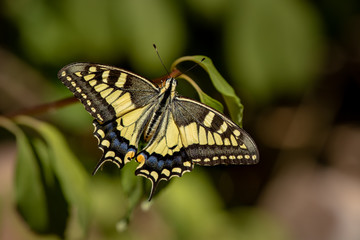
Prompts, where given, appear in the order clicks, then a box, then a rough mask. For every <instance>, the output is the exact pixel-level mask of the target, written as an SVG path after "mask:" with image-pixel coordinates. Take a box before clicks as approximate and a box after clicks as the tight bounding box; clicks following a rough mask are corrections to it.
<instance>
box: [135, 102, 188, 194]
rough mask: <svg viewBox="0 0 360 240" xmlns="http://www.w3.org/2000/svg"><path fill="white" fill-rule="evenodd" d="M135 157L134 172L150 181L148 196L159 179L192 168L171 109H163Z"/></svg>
mask: <svg viewBox="0 0 360 240" xmlns="http://www.w3.org/2000/svg"><path fill="white" fill-rule="evenodd" d="M136 159H137V161H138V162H140V165H139V167H138V168H137V169H136V172H135V174H136V175H141V176H144V177H146V178H148V179H150V180H151V182H152V191H151V194H150V198H151V196H152V194H153V192H154V190H155V188H156V186H157V184H158V183H159V182H160V181H161V180H166V181H167V180H169V179H170V178H172V177H174V176H177V177H181V176H182V175H183V174H184V173H185V172H190V171H191V170H192V169H193V164H192V162H191V160H190V159H189V157H188V156H187V154H186V151H185V148H184V145H183V143H182V139H181V136H180V132H179V129H178V127H177V126H176V123H175V121H174V119H173V115H172V113H171V111H169V110H168V109H167V110H166V111H165V113H164V115H163V116H162V119H161V121H160V123H159V126H158V128H157V130H156V132H155V133H154V136H153V138H152V139H151V141H150V142H149V143H148V144H147V146H146V147H145V148H144V149H143V150H142V151H141V152H140V153H139V154H138V155H137V158H136Z"/></svg>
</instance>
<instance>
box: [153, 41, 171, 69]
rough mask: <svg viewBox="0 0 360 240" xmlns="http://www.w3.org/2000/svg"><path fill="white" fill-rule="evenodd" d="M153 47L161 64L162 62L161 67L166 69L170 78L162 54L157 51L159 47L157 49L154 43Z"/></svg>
mask: <svg viewBox="0 0 360 240" xmlns="http://www.w3.org/2000/svg"><path fill="white" fill-rule="evenodd" d="M153 47H154V49H155V51H156V54H157V56H158V57H159V60H160V62H161V65H162V66H163V67H164V69H165V71H166V73H167V75H168V76H170V73H169V71H168V70H167V68H166V66H165V64H164V62H163V60H162V59H161V57H160V54H159V51H158V49H157V47H156V45H155V43H153Z"/></svg>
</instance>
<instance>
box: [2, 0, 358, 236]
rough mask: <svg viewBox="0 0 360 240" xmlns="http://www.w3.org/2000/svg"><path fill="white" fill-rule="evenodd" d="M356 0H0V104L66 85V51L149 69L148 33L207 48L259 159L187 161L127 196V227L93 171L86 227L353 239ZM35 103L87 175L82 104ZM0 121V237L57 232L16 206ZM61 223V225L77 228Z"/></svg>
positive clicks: (9, 150)
mask: <svg viewBox="0 0 360 240" xmlns="http://www.w3.org/2000/svg"><path fill="white" fill-rule="evenodd" d="M359 10H360V2H359V1H356V0H344V1H328V0H314V1H306V0H302V1H301V0H240V1H237V0H185V1H175V0H170V1H169V0H152V1H149V0H104V1H96V0H63V1H49V0H2V1H1V2H0V93H1V94H0V113H2V114H7V113H9V112H12V111H16V110H19V109H23V108H28V107H32V106H37V105H40V104H44V103H48V102H52V101H56V100H59V99H63V98H66V97H69V96H71V93H70V92H69V91H68V90H67V89H66V88H65V87H64V86H63V85H62V84H61V83H60V81H59V80H58V79H57V78H56V74H57V72H58V70H59V69H60V68H61V67H63V66H64V65H66V64H68V63H71V62H79V61H85V62H98V63H104V64H110V65H114V66H119V67H122V68H125V69H128V70H131V71H134V72H136V73H138V74H140V75H143V76H146V77H148V78H150V79H152V78H156V77H158V76H161V75H164V74H165V73H166V71H165V70H164V68H163V67H162V65H161V64H160V61H159V60H158V58H157V56H156V54H155V51H154V49H153V48H152V44H153V43H156V44H157V46H158V48H159V51H160V55H161V57H162V59H163V61H164V62H165V64H166V65H167V66H168V67H169V66H170V65H171V63H172V61H174V60H175V59H176V58H178V57H181V56H185V55H205V56H208V57H209V58H211V60H212V61H213V62H214V64H215V66H216V67H217V68H218V70H219V71H220V73H221V74H222V75H223V76H224V77H225V79H226V80H227V81H228V82H229V83H230V84H231V85H232V86H233V87H234V89H235V90H236V92H237V93H238V95H239V96H240V98H241V101H242V103H243V104H244V106H245V111H244V122H243V126H244V128H245V129H246V131H247V132H249V133H250V134H251V135H252V136H253V138H254V139H255V141H256V143H257V144H258V147H259V151H260V163H259V164H258V165H256V166H231V167H226V166H218V167H212V168H206V167H195V169H194V171H193V172H192V173H188V174H185V175H184V176H183V177H182V178H180V179H172V181H171V184H169V185H168V186H167V187H166V188H164V189H163V190H162V191H161V192H160V193H159V195H158V196H157V197H156V198H155V199H153V203H152V205H151V207H150V208H148V209H147V210H145V209H146V208H147V207H146V206H145V207H144V206H138V207H136V208H135V210H134V211H133V213H132V218H131V220H130V222H129V224H128V226H127V227H126V228H125V227H124V226H123V225H122V222H121V218H122V216H124V215H125V213H124V207H123V203H124V201H125V200H124V197H123V195H122V191H121V189H119V187H118V186H120V183H119V181H120V178H119V177H118V174H117V173H113V172H112V171H111V170H110V171H109V172H110V173H108V172H107V171H103V172H101V173H100V177H99V176H96V177H94V179H95V180H93V188H92V191H93V192H94V194H92V195H91V196H93V198H94V199H93V200H92V201H93V202H94V206H96V207H94V208H95V209H96V211H95V213H94V215H93V218H92V219H91V228H90V230H89V231H88V232H87V233H86V237H85V238H86V239H276V240H277V239H280V240H281V239H284V240H285V239H295V240H312V239H314V240H315V239H316V240H320V239H329V240H337V239H344V240H356V239H360V228H359V224H360V127H359V123H360V108H359V104H360V91H359V90H360V11H359ZM198 84H199V85H200V86H201V87H202V90H204V91H205V92H206V93H208V94H209V95H210V96H213V97H215V98H218V97H219V94H218V93H216V91H215V90H214V89H213V88H212V87H209V86H208V85H209V84H207V83H206V82H205V81H204V82H201V81H200V82H198ZM179 91H180V92H181V88H180V89H179ZM191 97H194V98H196V95H194V96H191ZM218 100H220V101H222V99H221V97H220V98H219V99H218ZM35 117H36V118H38V119H41V120H43V121H47V122H49V123H51V124H53V125H54V126H56V127H57V128H58V129H59V130H60V131H61V132H62V133H63V134H64V135H65V136H66V138H67V142H68V143H69V145H70V147H71V149H72V150H73V151H74V153H75V154H76V156H77V157H78V158H79V161H81V162H82V164H83V166H84V167H85V169H86V171H87V172H88V174H89V175H90V174H91V171H92V169H93V167H94V165H95V164H96V162H97V160H98V159H99V157H100V151H99V150H98V149H97V146H96V140H95V139H94V138H93V136H92V131H93V129H92V125H91V121H92V120H91V117H90V116H88V114H87V113H86V111H85V110H84V109H83V107H82V106H81V104H74V105H71V106H69V107H66V108H61V109H53V110H51V111H50V112H45V113H41V114H38V115H36V116H35ZM0 133H1V136H0V238H1V239H57V237H56V236H54V235H39V234H37V233H34V232H33V231H31V230H30V229H29V228H28V226H27V225H26V223H25V222H24V220H23V219H21V217H20V216H19V215H18V214H17V212H16V209H15V207H14V202H13V197H14V196H13V195H14V190H13V186H14V185H13V179H14V163H15V159H16V153H17V152H16V150H17V148H16V144H15V141H14V137H12V135H11V134H9V133H8V132H6V131H3V130H2V131H1V132H0ZM111 167H112V166H111ZM111 167H109V168H111ZM113 168H115V166H114V167H113ZM116 171H118V170H117V169H115V170H114V172H116ZM74 184H76V183H74ZM73 211H75V210H73ZM68 225H69V227H68V230H67V232H66V233H65V235H66V236H67V238H69V239H77V238H78V237H79V236H81V235H78V232H77V227H76V224H73V223H72V222H71V219H70V220H69V223H68ZM82 237H83V236H82Z"/></svg>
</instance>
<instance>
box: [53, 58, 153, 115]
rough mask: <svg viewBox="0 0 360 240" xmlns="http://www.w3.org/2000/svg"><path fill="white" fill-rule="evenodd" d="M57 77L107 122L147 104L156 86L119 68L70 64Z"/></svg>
mask: <svg viewBox="0 0 360 240" xmlns="http://www.w3.org/2000/svg"><path fill="white" fill-rule="evenodd" d="M58 78H59V79H60V80H61V81H62V82H63V84H64V85H65V86H67V87H68V88H69V89H70V91H72V92H73V94H74V95H75V97H76V98H78V99H79V100H80V101H81V102H82V104H83V105H84V106H85V109H86V110H87V111H88V112H89V113H90V114H91V115H92V116H93V117H94V118H95V119H96V120H98V121H99V122H108V121H111V120H114V119H115V118H116V117H120V116H122V115H123V114H125V113H127V112H129V111H131V110H133V109H136V108H139V107H142V106H144V105H146V104H148V103H149V102H150V101H151V100H153V99H154V97H156V96H157V95H158V93H159V89H158V88H157V87H156V86H155V85H154V84H152V83H151V82H150V81H148V80H147V79H145V78H143V77H141V76H139V75H136V74H134V73H131V72H128V71H125V70H123V69H120V68H116V67H111V66H107V65H101V64H91V63H73V64H70V65H67V66H65V67H64V68H62V69H61V70H60V71H59V74H58Z"/></svg>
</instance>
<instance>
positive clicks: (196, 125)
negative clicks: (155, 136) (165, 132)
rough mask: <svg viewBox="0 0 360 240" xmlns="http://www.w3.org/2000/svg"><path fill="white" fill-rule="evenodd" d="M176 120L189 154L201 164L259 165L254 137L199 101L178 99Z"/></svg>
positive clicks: (174, 112)
mask: <svg viewBox="0 0 360 240" xmlns="http://www.w3.org/2000/svg"><path fill="white" fill-rule="evenodd" d="M173 104H174V106H173V108H172V109H173V115H174V121H175V123H176V125H177V127H178V128H179V132H180V136H181V140H182V144H183V146H184V148H185V151H186V155H187V156H188V157H189V158H190V159H191V161H192V162H193V163H195V164H198V165H206V166H212V165H218V164H256V163H257V162H258V161H259V152H258V150H257V147H256V145H255V142H254V141H253V140H252V139H251V137H250V136H249V135H248V134H247V133H246V132H245V131H244V130H243V129H242V128H240V127H239V126H237V125H236V124H235V123H234V122H233V121H231V120H230V119H228V118H227V117H225V116H224V115H223V114H221V113H219V112H218V111H216V110H214V109H212V108H210V107H208V106H206V105H204V104H202V103H199V102H197V101H194V100H191V99H187V98H183V97H177V98H176V99H175V101H174V103H173Z"/></svg>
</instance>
